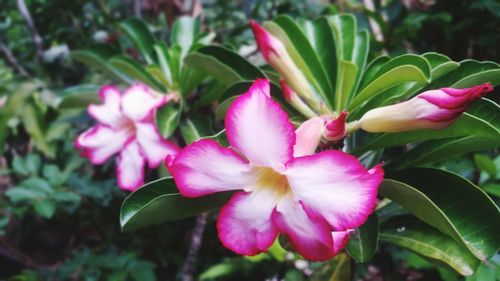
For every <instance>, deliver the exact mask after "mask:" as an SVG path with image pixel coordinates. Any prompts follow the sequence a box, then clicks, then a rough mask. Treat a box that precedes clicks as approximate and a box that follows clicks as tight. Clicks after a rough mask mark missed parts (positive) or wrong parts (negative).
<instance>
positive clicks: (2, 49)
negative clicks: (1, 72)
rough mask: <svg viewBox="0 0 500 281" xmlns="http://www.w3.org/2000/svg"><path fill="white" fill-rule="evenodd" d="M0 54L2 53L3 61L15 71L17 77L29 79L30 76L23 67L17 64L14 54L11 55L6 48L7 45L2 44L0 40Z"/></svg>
mask: <svg viewBox="0 0 500 281" xmlns="http://www.w3.org/2000/svg"><path fill="white" fill-rule="evenodd" d="M0 53H2V55H3V56H4V57H5V60H6V61H7V63H8V64H9V65H10V66H12V67H13V68H14V69H15V70H16V71H17V73H18V74H19V75H21V76H22V77H23V78H29V77H30V75H29V74H28V72H27V71H26V69H24V67H23V66H22V65H20V64H19V62H18V61H17V59H16V57H15V56H14V54H12V52H11V51H10V49H9V48H8V47H7V45H5V44H4V42H3V41H2V39H0Z"/></svg>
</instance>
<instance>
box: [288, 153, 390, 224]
mask: <svg viewBox="0 0 500 281" xmlns="http://www.w3.org/2000/svg"><path fill="white" fill-rule="evenodd" d="M286 175H287V178H288V183H289V184H290V186H291V188H292V190H293V193H294V195H295V196H297V197H298V198H299V199H300V200H301V201H302V203H303V204H304V209H305V210H306V211H307V212H308V214H310V215H312V216H315V217H322V218H324V219H325V220H326V221H328V223H330V225H331V226H332V227H333V228H334V229H335V230H347V229H350V228H356V227H358V226H360V225H361V224H363V223H364V222H365V221H366V219H367V218H368V215H370V214H371V213H372V212H373V208H374V206H375V203H376V199H377V189H378V186H379V185H380V183H381V182H382V179H383V175H384V173H383V170H382V168H381V167H380V166H377V167H375V168H373V169H371V170H369V171H367V170H366V169H365V168H364V167H363V166H362V165H361V163H360V162H359V161H358V160H357V159H356V158H355V157H354V156H351V155H349V154H346V153H344V152H341V151H333V150H330V151H323V152H320V153H318V154H315V155H311V156H304V157H299V158H295V159H294V160H292V161H290V162H289V163H287V165H286Z"/></svg>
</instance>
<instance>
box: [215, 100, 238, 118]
mask: <svg viewBox="0 0 500 281" xmlns="http://www.w3.org/2000/svg"><path fill="white" fill-rule="evenodd" d="M238 97H239V96H232V97H230V98H228V99H226V100H224V101H223V102H221V103H220V104H219V106H217V109H216V110H215V120H216V121H221V120H224V118H225V117H226V113H227V110H228V109H229V107H230V106H231V104H233V102H234V100H235V99H236V98H238Z"/></svg>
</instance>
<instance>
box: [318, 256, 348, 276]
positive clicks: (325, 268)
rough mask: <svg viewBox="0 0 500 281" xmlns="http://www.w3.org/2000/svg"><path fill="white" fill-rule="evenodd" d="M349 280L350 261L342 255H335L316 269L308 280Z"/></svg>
mask: <svg viewBox="0 0 500 281" xmlns="http://www.w3.org/2000/svg"><path fill="white" fill-rule="evenodd" d="M350 278H351V261H350V259H349V256H348V255H347V254H344V253H340V254H338V255H336V256H335V257H334V258H333V259H331V260H329V261H327V262H325V263H324V264H323V265H322V266H321V267H319V268H317V269H316V270H315V271H314V273H313V274H312V276H311V277H310V279H309V280H311V281H345V280H349V279H350Z"/></svg>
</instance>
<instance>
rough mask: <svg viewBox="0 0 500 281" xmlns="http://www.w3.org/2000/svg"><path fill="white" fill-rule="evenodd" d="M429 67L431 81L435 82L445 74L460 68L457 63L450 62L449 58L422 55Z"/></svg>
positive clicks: (431, 53) (430, 54) (433, 54)
mask: <svg viewBox="0 0 500 281" xmlns="http://www.w3.org/2000/svg"><path fill="white" fill-rule="evenodd" d="M422 56H423V57H424V58H425V59H426V60H427V61H428V62H429V65H430V66H431V81H435V80H437V79H438V78H441V77H443V76H444V75H445V74H447V73H449V72H451V71H453V70H455V69H457V68H458V67H460V64H459V63H458V62H454V61H452V60H451V59H450V58H449V57H447V56H445V55H442V54H439V53H434V52H429V53H425V54H423V55H422Z"/></svg>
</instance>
